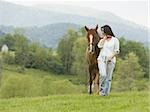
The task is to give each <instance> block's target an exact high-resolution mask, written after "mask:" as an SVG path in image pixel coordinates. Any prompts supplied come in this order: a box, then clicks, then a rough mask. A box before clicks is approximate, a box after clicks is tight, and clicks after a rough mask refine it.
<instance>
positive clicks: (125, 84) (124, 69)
mask: <svg viewBox="0 0 150 112" xmlns="http://www.w3.org/2000/svg"><path fill="white" fill-rule="evenodd" d="M138 62H139V59H138V57H137V56H136V55H135V53H133V52H131V53H129V54H128V55H126V56H125V59H124V60H122V59H119V60H118V63H117V67H116V71H115V73H114V75H115V76H114V80H115V81H114V83H113V88H114V90H116V91H127V90H141V89H144V88H145V81H144V72H143V70H142V67H141V66H140V64H139V63H138ZM141 82H144V83H141ZM139 83H140V86H139Z"/></svg>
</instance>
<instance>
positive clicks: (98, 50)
mask: <svg viewBox="0 0 150 112" xmlns="http://www.w3.org/2000/svg"><path fill="white" fill-rule="evenodd" d="M99 53H100V49H99V48H98V46H95V55H96V58H98V56H99Z"/></svg>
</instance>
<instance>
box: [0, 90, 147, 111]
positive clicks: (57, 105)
mask: <svg viewBox="0 0 150 112" xmlns="http://www.w3.org/2000/svg"><path fill="white" fill-rule="evenodd" d="M148 96H149V93H148V92H126V93H111V95H110V96H106V97H102V96H96V95H87V94H81V95H50V96H47V97H35V98H12V99H1V100H0V112H149V97H148Z"/></svg>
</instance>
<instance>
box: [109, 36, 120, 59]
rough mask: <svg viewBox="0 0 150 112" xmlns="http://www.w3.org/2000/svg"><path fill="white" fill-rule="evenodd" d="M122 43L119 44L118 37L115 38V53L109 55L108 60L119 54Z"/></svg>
mask: <svg viewBox="0 0 150 112" xmlns="http://www.w3.org/2000/svg"><path fill="white" fill-rule="evenodd" d="M119 49H120V45H119V40H118V39H117V38H116V39H115V45H114V52H113V54H112V55H111V56H110V57H108V60H109V61H110V60H111V59H113V57H115V56H116V55H118V54H119V52H120V50H119Z"/></svg>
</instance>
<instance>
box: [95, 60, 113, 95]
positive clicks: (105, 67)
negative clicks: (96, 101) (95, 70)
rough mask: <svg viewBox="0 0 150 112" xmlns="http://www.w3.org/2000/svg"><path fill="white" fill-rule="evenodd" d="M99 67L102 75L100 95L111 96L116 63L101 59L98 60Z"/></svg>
mask: <svg viewBox="0 0 150 112" xmlns="http://www.w3.org/2000/svg"><path fill="white" fill-rule="evenodd" d="M98 67H99V73H100V94H102V95H109V93H110V89H111V81H112V74H113V71H114V68H115V63H114V62H112V61H111V62H108V61H107V60H106V59H104V58H101V59H99V60H98Z"/></svg>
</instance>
